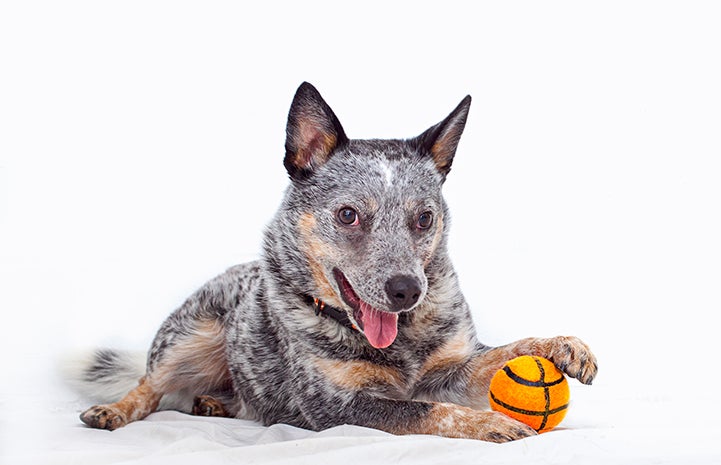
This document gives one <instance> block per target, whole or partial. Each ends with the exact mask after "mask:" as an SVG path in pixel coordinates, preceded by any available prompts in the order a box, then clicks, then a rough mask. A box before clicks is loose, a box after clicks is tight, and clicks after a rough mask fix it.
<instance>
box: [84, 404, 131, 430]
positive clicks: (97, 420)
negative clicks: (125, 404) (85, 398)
mask: <svg viewBox="0 0 721 465" xmlns="http://www.w3.org/2000/svg"><path fill="white" fill-rule="evenodd" d="M80 420H82V422H83V423H85V424H86V425H88V426H92V427H93V428H99V429H108V430H110V431H112V430H114V429H118V428H120V427H121V426H125V424H126V423H127V420H126V419H125V415H124V414H123V413H122V412H121V411H120V410H118V409H115V408H113V407H111V406H109V405H95V406H93V407H90V408H89V409H87V410H86V411H84V412H83V413H81V414H80Z"/></svg>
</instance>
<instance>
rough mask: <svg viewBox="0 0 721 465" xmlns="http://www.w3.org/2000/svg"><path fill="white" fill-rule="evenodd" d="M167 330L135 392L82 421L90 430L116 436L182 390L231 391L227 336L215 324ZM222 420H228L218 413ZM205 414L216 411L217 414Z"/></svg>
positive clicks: (88, 413)
mask: <svg viewBox="0 0 721 465" xmlns="http://www.w3.org/2000/svg"><path fill="white" fill-rule="evenodd" d="M178 321H179V320H175V321H174V324H175V325H176V327H175V329H176V330H173V331H168V330H167V329H168V325H167V324H166V325H165V326H164V327H163V329H161V331H160V332H159V333H158V336H157V337H156V341H155V343H154V350H153V351H151V356H150V360H149V363H148V371H147V373H146V375H145V376H144V377H143V378H142V379H141V380H140V383H139V384H138V386H137V387H136V388H135V389H133V390H132V391H130V392H129V393H128V394H127V395H126V396H125V397H123V398H122V399H121V400H119V401H118V402H114V403H111V404H107V405H96V406H94V407H91V408H90V409H88V410H87V411H85V412H83V413H82V414H81V416H80V419H81V420H82V421H83V422H84V423H86V424H88V425H89V426H92V427H94V428H103V429H109V430H114V429H116V428H119V427H121V426H124V425H126V424H127V423H130V422H132V421H136V420H140V419H142V418H145V417H146V416H147V415H149V414H150V413H152V412H154V411H155V409H156V408H157V407H158V404H159V402H160V399H161V398H162V397H163V395H165V394H168V393H171V392H177V391H180V390H191V389H192V390H193V391H194V392H196V393H198V394H199V393H206V392H214V391H223V390H226V391H227V390H229V389H230V388H231V381H230V373H229V371H228V366H227V362H226V358H225V332H224V330H223V326H222V323H221V322H220V321H219V320H212V319H198V320H190V319H189V318H186V319H183V320H182V321H183V323H182V331H177V324H178ZM221 409H222V413H223V414H224V415H229V413H228V412H227V411H226V409H225V408H223V407H221ZM203 411H204V412H206V411H211V412H215V411H220V410H219V409H218V408H217V406H216V408H215V409H211V410H208V409H207V408H205V409H204V410H203Z"/></svg>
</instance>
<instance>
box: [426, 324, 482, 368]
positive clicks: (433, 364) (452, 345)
mask: <svg viewBox="0 0 721 465" xmlns="http://www.w3.org/2000/svg"><path fill="white" fill-rule="evenodd" d="M472 354H473V347H472V346H471V341H470V337H469V334H468V332H467V331H465V330H461V331H459V332H457V333H456V334H454V335H453V336H452V337H451V338H450V339H448V341H446V343H445V344H443V346H441V347H440V348H439V349H438V350H436V351H435V352H433V353H432V354H431V355H430V356H429V357H428V359H426V362H425V363H424V364H423V368H421V371H420V376H421V377H422V376H423V375H425V374H426V373H429V372H431V371H435V370H443V369H446V368H449V367H451V366H453V365H460V364H462V363H466V362H467V361H468V359H469V358H470V357H471V355H472Z"/></svg>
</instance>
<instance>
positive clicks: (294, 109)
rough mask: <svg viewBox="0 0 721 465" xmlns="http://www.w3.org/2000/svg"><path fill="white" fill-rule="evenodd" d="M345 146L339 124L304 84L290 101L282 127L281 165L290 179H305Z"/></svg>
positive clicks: (310, 87) (316, 91)
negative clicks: (285, 123)
mask: <svg viewBox="0 0 721 465" xmlns="http://www.w3.org/2000/svg"><path fill="white" fill-rule="evenodd" d="M347 142H348V138H347V137H346V135H345V132H344V131H343V127H342V126H341V125H340V121H338V118H337V117H336V116H335V114H334V113H333V110H331V109H330V107H329V106H328V104H327V103H325V101H324V100H323V97H321V96H320V93H319V92H318V90H316V88H315V87H313V86H312V85H311V84H309V83H307V82H304V83H303V84H301V85H300V87H298V90H297V91H296V92H295V97H293V103H292V104H291V106H290V112H289V113H288V125H287V127H286V139H285V159H284V160H283V164H284V165H285V169H286V170H287V171H288V174H289V175H290V177H291V179H294V180H300V179H305V178H307V177H308V176H310V174H311V173H312V172H313V170H315V169H316V168H318V167H319V166H321V165H323V164H324V163H325V162H326V161H328V159H329V158H330V156H331V154H332V153H333V151H334V150H335V149H336V148H338V147H340V146H342V145H344V144H345V143H347Z"/></svg>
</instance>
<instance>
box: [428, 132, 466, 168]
mask: <svg viewBox="0 0 721 465" xmlns="http://www.w3.org/2000/svg"><path fill="white" fill-rule="evenodd" d="M459 137H460V134H458V131H456V130H451V131H446V132H445V134H443V137H441V138H440V139H438V140H437V141H436V143H435V144H433V147H431V153H432V154H433V161H434V162H435V163H436V166H437V167H438V169H439V170H441V171H445V170H447V169H448V167H449V166H450V164H451V161H452V160H453V152H451V150H450V149H449V147H455V145H456V143H457V142H458V138H459Z"/></svg>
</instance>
